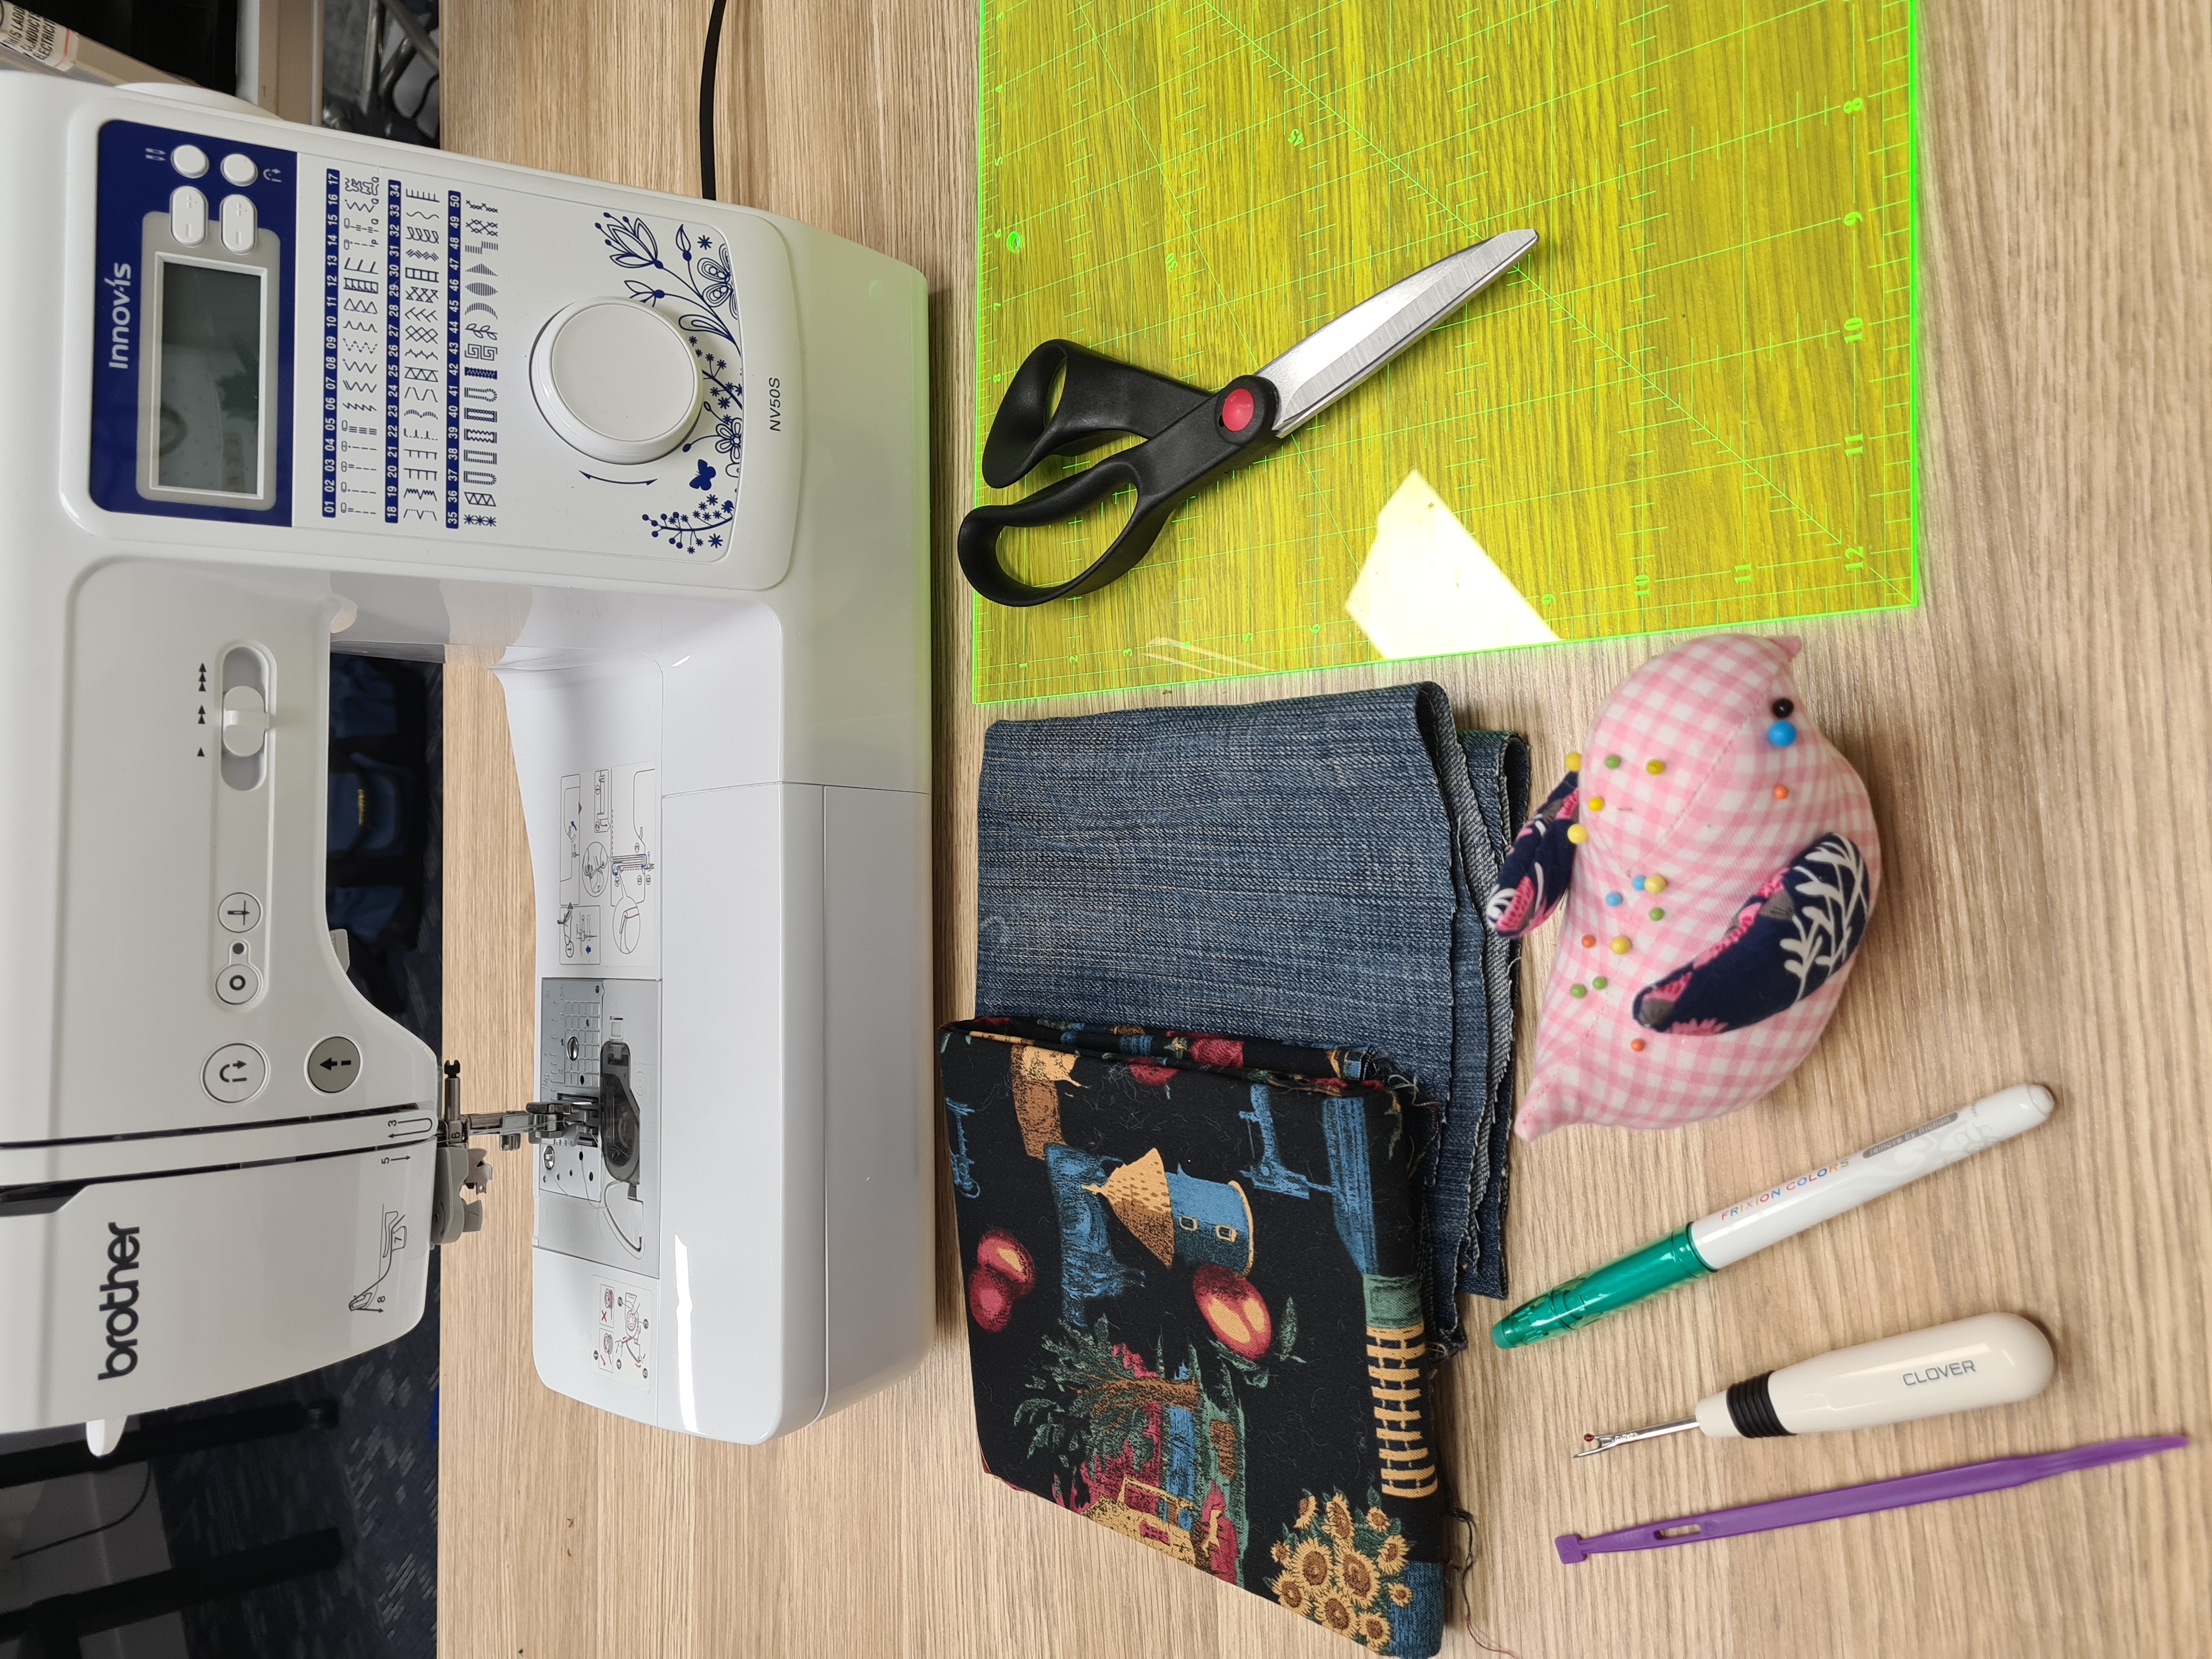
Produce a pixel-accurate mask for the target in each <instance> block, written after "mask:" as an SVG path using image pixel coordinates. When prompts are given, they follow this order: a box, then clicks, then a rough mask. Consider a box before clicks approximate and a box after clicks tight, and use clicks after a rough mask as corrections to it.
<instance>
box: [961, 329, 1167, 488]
mask: <svg viewBox="0 0 2212 1659" xmlns="http://www.w3.org/2000/svg"><path fill="white" fill-rule="evenodd" d="M1062 371H1065V375H1064V377H1063V374H1062ZM1054 380H1059V381H1060V396H1059V398H1058V399H1057V400H1055V399H1054V397H1053V383H1054ZM1208 395H1209V394H1208V393H1207V392H1206V390H1205V388H1204V387H1202V386H1185V385H1184V384H1183V383H1182V381H1181V380H1169V379H1168V378H1167V376H1165V375H1164V374H1153V373H1152V372H1151V371H1150V370H1149V369H1142V368H1131V367H1130V366H1129V365H1128V364H1127V363H1117V362H1115V361H1114V360H1113V359H1112V358H1111V357H1102V356H1099V355H1098V354H1097V352H1095V351H1089V350H1085V349H1084V348H1083V347H1081V346H1079V345H1078V344H1076V343H1075V342H1074V341H1073V340H1047V341H1046V342H1045V343H1043V344H1042V345H1041V346H1039V347H1038V348H1037V349H1036V350H1034V351H1032V352H1031V353H1030V355H1029V356H1026V357H1024V358H1023V359H1022V366H1021V367H1020V368H1018V369H1016V370H1015V371H1014V378H1013V380H1012V381H1011V382H1009V383H1008V385H1007V386H1006V396H1005V397H1003V398H1000V400H999V412H998V413H997V414H995V415H994V416H992V417H991V432H990V435H989V436H988V437H987V438H986V439H985V440H984V441H983V482H984V483H987V484H988V485H990V486H991V488H992V489H1006V488H1007V487H1008V486H1009V485H1011V484H1013V483H1018V481H1019V480H1021V479H1022V478H1024V477H1027V476H1028V474H1029V472H1030V469H1031V468H1032V467H1034V466H1036V464H1037V463H1038V462H1039V461H1041V460H1042V459H1044V458H1045V457H1046V456H1048V455H1074V454H1079V453H1082V452H1083V451H1084V450H1086V449H1095V448H1097V447H1098V446H1099V445H1100V444H1103V443H1104V442H1106V441H1108V440H1109V439H1112V438H1117V437H1121V436H1124V435H1127V436H1131V437H1138V438H1150V437H1152V436H1154V435H1157V434H1158V433H1162V432H1164V431H1166V430H1167V429H1168V428H1170V427H1171V426H1173V425H1174V424H1175V423H1176V422H1177V421H1179V420H1181V419H1182V417H1183V416H1186V415H1188V414H1189V413H1190V411H1191V410H1194V409H1196V408H1197V407H1198V406H1199V405H1200V404H1202V403H1204V402H1205V401H1206V398H1207V397H1208Z"/></svg>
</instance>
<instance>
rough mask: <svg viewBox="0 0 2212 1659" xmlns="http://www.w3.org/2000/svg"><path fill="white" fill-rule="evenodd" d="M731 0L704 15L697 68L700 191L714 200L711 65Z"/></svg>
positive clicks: (718, 53)
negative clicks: (703, 51) (702, 45)
mask: <svg viewBox="0 0 2212 1659" xmlns="http://www.w3.org/2000/svg"><path fill="white" fill-rule="evenodd" d="M729 4H730V0H714V10H713V11H712V12H711V13H709V14H708V18H707V52H706V59H705V61H704V62H703V63H702V64H701V65H700V68H699V194H700V195H701V196H702V197H705V198H706V199H707V200H708V201H709V202H711V201H713V200H714V67H715V65H716V64H718V63H720V61H721V57H722V14H723V12H725V11H726V10H727V9H729Z"/></svg>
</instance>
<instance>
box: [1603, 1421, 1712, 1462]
mask: <svg viewBox="0 0 2212 1659" xmlns="http://www.w3.org/2000/svg"><path fill="white" fill-rule="evenodd" d="M1697 1426H1698V1419H1696V1418H1694V1417H1685V1418H1681V1419H1678V1420H1676V1421H1674V1422H1672V1423H1660V1424H1657V1425H1654V1426H1652V1427H1650V1428H1648V1429H1627V1430H1624V1431H1622V1432H1620V1433H1619V1434H1586V1435H1584V1436H1583V1439H1585V1440H1587V1441H1589V1445H1588V1446H1586V1447H1584V1448H1583V1449H1582V1450H1581V1451H1578V1452H1577V1453H1576V1454H1575V1455H1576V1456H1577V1457H1595V1456H1596V1455H1598V1454H1599V1453H1600V1452H1601V1451H1611V1450H1612V1449H1613V1448H1614V1447H1615V1446H1625V1445H1626V1444H1627V1443H1629V1442H1630V1441H1632V1440H1656V1439H1657V1438H1658V1437H1660V1436H1661V1435H1662V1434H1680V1433H1682V1432H1683V1431H1685V1430H1687V1429H1694V1428H1696V1427H1697Z"/></svg>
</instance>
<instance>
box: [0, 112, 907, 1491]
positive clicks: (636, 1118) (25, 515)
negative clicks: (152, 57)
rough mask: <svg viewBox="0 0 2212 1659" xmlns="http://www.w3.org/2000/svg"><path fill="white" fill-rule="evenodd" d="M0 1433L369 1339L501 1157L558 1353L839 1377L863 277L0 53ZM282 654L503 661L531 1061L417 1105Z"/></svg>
mask: <svg viewBox="0 0 2212 1659" xmlns="http://www.w3.org/2000/svg"><path fill="white" fill-rule="evenodd" d="M0 155H8V156H9V157H10V158H12V159H11V161H10V164H9V167H7V169H6V170H5V172H4V174H0V209H4V211H0V295H3V296H4V303H0V315H4V316H5V317H6V318H7V319H8V321H7V324H6V325H5V326H4V328H0V388H4V390H0V585H3V586H0V592H4V599H0V629H4V632H5V646H4V649H0V679H4V683H5V684H6V686H7V688H8V690H9V697H10V702H11V705H12V706H13V707H14V708H15V710H16V715H15V719H14V720H11V721H9V724H8V726H7V727H6V729H5V732H4V735H0V757H4V769H5V773H6V775H7V776H8V777H9V779H10V781H11V784H12V787H14V789H15V792H16V793H15V797H14V801H15V805H14V806H13V808H12V809H11V810H10V811H8V812H7V813H5V814H4V815H0V848H3V849H4V855H5V865H6V867H7V868H9V870H11V871H13V872H15V880H16V881H17V883H18V884H19V885H18V886H17V889H16V898H15V902H14V908H13V910H12V915H13V917H14V923H13V926H14V928H15V933H14V939H15V943H14V945H13V946H12V948H10V949H9V951H7V952H6V965H5V968H4V970H0V971H3V972H4V975H5V979H4V983H5V987H6V995H5V997H4V999H0V1032H4V1047H5V1049H6V1052H7V1053H8V1054H9V1059H10V1062H11V1064H10V1072H11V1079H10V1080H11V1087H10V1088H9V1090H8V1091H6V1094H5V1097H4V1098H3V1099H0V1325H4V1327H5V1328H8V1329H9V1330H11V1331H14V1332H15V1333H17V1334H18V1335H19V1338H21V1339H24V1340H21V1342H20V1344H19V1347H18V1357H17V1358H16V1360H15V1363H14V1364H10V1365H9V1367H7V1368H6V1371H5V1375H4V1376H0V1431H11V1430H20V1429H30V1428H36V1427H42V1426H50V1425H58V1424H66V1423H75V1422H82V1423H85V1424H86V1425H88V1429H87V1432H88V1438H89V1440H90V1441H91V1443H92V1445H93V1446H94V1449H95V1450H103V1449H106V1447H108V1446H112V1444H113V1443H114V1440H115V1438H116V1437H117V1436H118V1435H119V1433H120V1432H121V1429H122V1425H123V1423H124V1420H125V1419H126V1418H127V1417H128V1416H129V1415H130V1414H131V1413H137V1412H143V1411H147V1410H150V1409H153V1408H155V1407H167V1406H174V1405H178V1404H180V1403H183V1402H185V1401H193V1400H198V1399H202V1398H205V1397H208V1396H210V1395H219V1394H225V1393H229V1392H232V1391H234V1390H236V1389H244V1388H247V1387H250V1386H252V1385H254V1384H257V1383H265V1382H269V1381H271V1380H274V1379H276V1378H279V1377H283V1376H289V1375H292V1374H295V1373H297V1372H300V1371H302V1370H308V1369H310V1368H313V1367H315V1366H319V1365H323V1364H329V1363H331V1362H332V1361H334V1360H337V1359H339V1358H343V1357H345V1356H348V1355H350V1354H355V1353H358V1352H362V1350H364V1349H367V1348H368V1347H371V1346H374V1345H376V1344H378V1343H380V1342H384V1341H386V1340H390V1339H391V1338H392V1337H394V1336H396V1335H398V1334H400V1333H402V1332H404V1331H405V1330H406V1329H407V1328H409V1327H410V1325H412V1324H413V1322H415V1321H416V1319H417V1318H418V1317H419V1316H420V1315H421V1313H422V1306H423V1296H424V1286H425V1276H426V1270H427V1266H428V1255H429V1251H430V1249H432V1248H433V1242H434V1238H435V1240H437V1241H438V1242H441V1243H443V1242H450V1241H455V1240H459V1239H461V1238H463V1237H465V1235H466V1233H467V1232H468V1231H471V1230H472V1229H473V1227H474V1226H475V1225H476V1224H477V1220H478V1219H479V1217H480V1211H479V1209H478V1201H479V1197H478V1195H479V1194H481V1192H482V1189H483V1185H484V1183H485V1181H486V1179H487V1177H488V1173H489V1170H490V1169H491V1168H495V1167H501V1166H504V1167H505V1168H506V1169H507V1171H508V1173H507V1175H506V1176H505V1177H504V1184H505V1185H506V1186H513V1185H519V1184H520V1183H521V1182H523V1181H526V1182H528V1184H529V1185H530V1187H531V1189H532V1194H533V1199H534V1204H535V1215H536V1233H535V1245H534V1251H533V1279H532V1319H533V1327H534V1332H535V1346H536V1354H537V1362H538V1371H539V1375H540V1376H542V1377H543V1378H544V1380H545V1382H546V1383H548V1384H549V1385H550V1386H551V1387H553V1388H555V1389H559V1390H560V1391H561V1392H562V1393H564V1394H568V1395H573V1396H574V1397H575V1398H577V1399H579V1400H582V1401H586V1402H588V1403H590V1404H592V1405H595V1406H599V1407H602V1408H604V1409H605V1410H608V1411H611V1412H615V1413H620V1414H621V1415H623V1416H625V1417H629V1418H633V1419H637V1420H639V1421H642V1422H647V1423H653V1424H658V1425H661V1426H663V1427H665V1428H671V1429H678V1430H681V1431H688V1432H691V1433H696V1434H701V1435H706V1436H711V1437H717V1438H723V1439H732V1440H744V1441H759V1440H764V1439H767V1438H769V1437H772V1436H775V1435H778V1434H781V1433H785V1432H787V1431H790V1430H793V1429H795V1428H798V1427H799V1426H801V1425H805V1424H806V1423H808V1422H810V1421H811V1420H813V1419H815V1418H817V1416H819V1415H821V1414H822V1413H824V1412H825V1411H829V1410H834V1409H836V1407H838V1406H840V1405H842V1403H844V1402H845V1401H848V1400H849V1399H851V1398H853V1397H854V1396H855V1395H859V1394H860V1393H863V1392H865V1391H866V1390H868V1389H872V1388H873V1387H876V1386H878V1385H880V1384H881V1383H884V1382H885V1381H887V1380H889V1379H890V1378H891V1377H893V1376H896V1375H897V1374H898V1373H899V1372H901V1371H902V1370H904V1369H905V1368H906V1367H908V1365H910V1364H912V1363H913V1362H914V1360H915V1358H917V1357H918V1356H919V1354H920V1353H921V1349H922V1346H924V1344H925V1342H926V1340H927V1331H928V1324H929V1317H930V1309H929V1304H930V1295H929V1291H930V1277H929V1276H930V1267H929V1263H930V1255H931V1249H932V1231H931V1182H930V1175H929V1168H928V1161H927V1159H928V1150H929V1144H930V1143H929V1136H928V1133H927V1127H926V1125H927V1117H926V1110H927V1079H928V1066H929V1040H928V1033H929V1010H928V995H929V954H928V952H929V947H928V917H927V902H928V886H929V878H928V836H929V817H928V810H929V803H928V798H927V789H928V787H929V785H928V678H927V676H928V668H927V664H928V658H927V619H928V601H927V527H926V522H925V519H926V510H927V458H926V453H925V449H924V444H925V418H926V417H925V408H926V404H925V398H926V386H927V334H926V315H925V295H924V289H923V284H922V282H921V277H920V276H918V275H917V274H916V273H915V272H914V271H913V270H908V269H907V268H906V267H904V266H902V265H900V264H896V263H895V262H893V261H891V260H890V259H888V258H883V257H881V256H879V255H877V254H874V253H872V252H867V251H866V250H864V249H861V248H859V247H856V246H853V245H851V244H849V243H847V242H843V241H841V240H837V239H836V238H834V237H830V236H828V235H825V234H821V233H819V232H817V231H813V230H811V229H808V228H805V227H804V226H800V225H798V224H794V223H792V222H788V221H786V220H782V219H779V218H776V217H774V216H769V215H767V214H763V213H757V212H753V211H750V210H744V209H739V208H733V207H727V206H723V205H720V204H708V203H702V202H696V201H687V200H683V199H679V198H677V197H666V196H659V195H655V194H652V193H650V192H647V191H636V190H629V189H623V188H618V187H617V186H613V185H601V184H595V183H591V182H587V181H585V180H581V179H566V178H559V177H556V176H553V175H550V174H545V173H532V172H528V171H526V170H523V169H520V168H516V167H501V166H495V165H493V164H490V163H488V162H483V161H471V160H468V159H465V158H463V157H459V156H455V155H444V154H441V153H437V152H431V151H422V150H417V149H407V148H405V147H403V146H399V145H396V144H388V143H380V142H377V141H374V140H370V139H364V138H356V137H349V136H345V135H341V134H337V133H334V132H329V131H320V130H316V129H311V128H306V127H300V126H294V125H285V124H283V123H279V122H276V121H274V120H271V119H269V118H265V117H263V116H261V115H260V114H259V112H256V111H253V110H252V109H251V107H250V106H243V105H240V104H239V103H237V101H236V100H231V99H228V98H224V97H222V96H221V95H220V94H209V93H204V92H200V91H198V90H197V89H194V88H161V89H160V94H159V95H157V94H156V93H155V91H154V90H151V89H148V90H121V89H116V90H111V89H106V88H88V87H85V86H82V85H78V84H73V83H70V82H63V81H58V80H49V79H38V78H33V77H31V76H17V75H0ZM333 649H337V650H341V651H346V652H358V653H367V654H371V655H374V654H383V655H392V656H402V657H413V658H417V659H444V660H447V661H449V662H469V663H477V664H489V665H495V671H496V673H497V675H498V677H499V678H500V681H501V684H502V685H503V687H504V690H505V693H506V697H507V716H508V723H509V726H510V729H511V731H512V734H513V746H514V755H515V763H516V770H517V774H518V776H519V779H520V791H521V808H522V813H523V817H524V819H525V822H526V824H527V827H528V832H529V842H530V852H531V862H532V871H533V875H534V878H535V880H534V886H535V895H536V924H535V926H536V954H537V975H538V999H537V1001H538V1011H539V1018H538V1043H537V1054H538V1078H537V1079H536V1089H535V1091H534V1093H535V1096H536V1097H535V1099H533V1100H532V1101H527V1102H525V1101H515V1102H512V1103H497V1102H495V1103H490V1104H489V1109H486V1110H481V1111H473V1112H472V1111H470V1110H467V1109H465V1108H464V1103H463V1102H462V1101H461V1100H460V1099H459V1088H458V1084H459V1079H455V1078H453V1077H450V1076H448V1077H444V1078H441V1068H440V1064H439V1061H438V1059H437V1057H436V1056H435V1055H433V1054H431V1053H430V1051H429V1050H428V1048H425V1047H424V1046H423V1045H422V1043H420V1042H417V1041H416V1039H415V1038H414V1037H412V1036H410V1035H409V1034H408V1033H407V1032H406V1031H404V1030H402V1029H401V1028H400V1027H399V1026H398V1024H395V1023H393V1022H392V1021H391V1020H389V1019H387V1018H386V1017H385V1016H384V1015H382V1014H381V1013H380V1012H377V1011H376V1009H374V1007H373V1006H371V1005H370V1004H369V1003H368V1000H366V999H365V998H363V997H362V995H361V994H359V993H358V992H357V991H356V989H355V987H353V986H352V985H351V984H350V983H349V981H348V979H347V976H346V971H345V968H344V965H343V963H342V961H341V959H340V956H339V949H340V945H338V944H334V942H333V939H332V936H331V933H330V932H329V930H328V926H327V921H326V918H325V909H324V891H323V890H324V882H325V873H324V862H325V850H324V849H325V815H326V811H327V801H326V788H327V770H328V768H327V763H326V758H325V756H326V743H325V738H326V732H327V727H328V720H329V708H328V696H329V693H328V687H329V681H330V658H331V652H332V650H333ZM480 1092H481V1091H480V1090H479V1089H478V1088H477V1086H476V1085H474V1084H471V1099H470V1100H469V1101H468V1103H467V1104H468V1105H470V1106H479V1107H481V1106H484V1105H485V1104H486V1103H484V1102H483V1101H482V1100H480V1099H477V1098H475V1096H476V1095H477V1094H479V1093H480ZM492 1133H496V1134H498V1135H499V1136H500V1137H501V1143H502V1144H503V1145H504V1146H507V1148H508V1149H509V1155H508V1156H507V1157H506V1158H503V1159H496V1160H495V1161H494V1162H493V1163H491V1164H487V1162H486V1158H485V1154H484V1152H483V1151H482V1150H481V1149H479V1148H477V1147H475V1146H471V1144H470V1142H471V1137H472V1136H483V1135H486V1134H492ZM506 1196H507V1200H508V1201H515V1200H519V1196H520V1195H519V1194H513V1193H508V1194H506Z"/></svg>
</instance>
